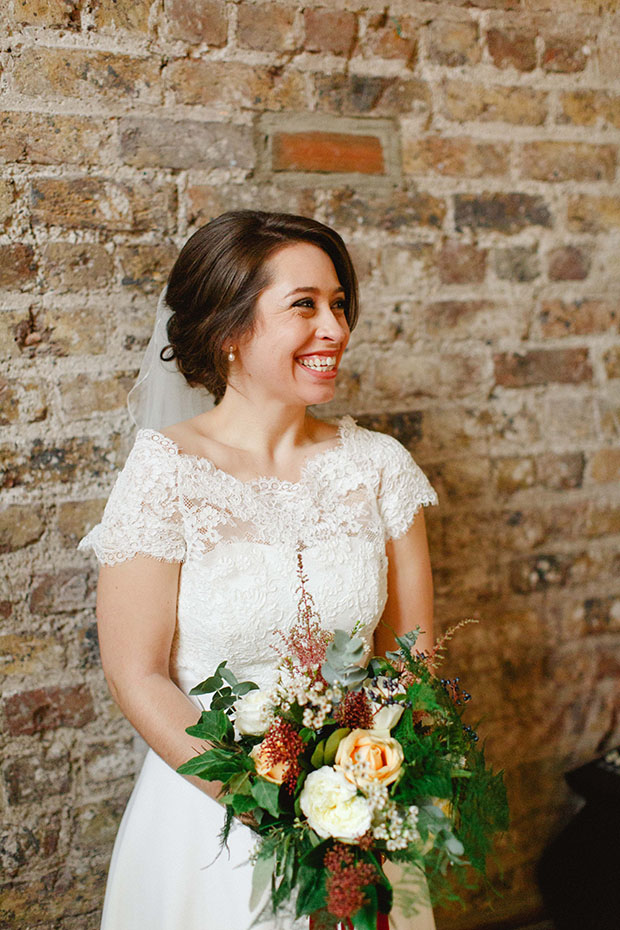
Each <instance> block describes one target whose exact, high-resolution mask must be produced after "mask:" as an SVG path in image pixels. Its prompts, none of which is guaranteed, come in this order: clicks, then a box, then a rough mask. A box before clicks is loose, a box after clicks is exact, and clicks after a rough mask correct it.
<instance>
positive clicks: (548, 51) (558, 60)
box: [542, 36, 588, 74]
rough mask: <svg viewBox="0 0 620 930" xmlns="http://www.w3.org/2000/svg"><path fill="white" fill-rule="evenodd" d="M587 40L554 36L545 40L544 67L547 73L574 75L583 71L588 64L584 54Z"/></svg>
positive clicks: (586, 56)
mask: <svg viewBox="0 0 620 930" xmlns="http://www.w3.org/2000/svg"><path fill="white" fill-rule="evenodd" d="M586 42H587V40H586V39H585V38H583V37H581V38H579V36H577V37H575V36H553V37H550V38H547V39H545V51H544V53H543V58H542V66H543V69H544V70H545V71H557V72H560V73H564V74H574V73H576V72H578V71H583V70H584V69H585V67H586V65H587V63H588V55H587V54H586V53H585V52H584V46H585V45H586Z"/></svg>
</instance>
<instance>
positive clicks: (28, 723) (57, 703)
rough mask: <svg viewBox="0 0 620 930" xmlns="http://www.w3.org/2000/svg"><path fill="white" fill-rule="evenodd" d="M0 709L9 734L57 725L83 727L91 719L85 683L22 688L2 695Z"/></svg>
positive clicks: (37, 731) (24, 732) (36, 731)
mask: <svg viewBox="0 0 620 930" xmlns="http://www.w3.org/2000/svg"><path fill="white" fill-rule="evenodd" d="M3 709H4V714H5V719H6V722H7V729H8V731H9V733H10V734H11V735H12V736H21V735H23V736H30V735H32V734H33V733H43V732H45V731H46V730H55V729H57V728H58V727H83V726H85V725H86V724H87V723H90V722H91V721H92V720H94V719H95V709H94V707H93V701H92V697H91V694H90V691H89V690H88V688H87V687H86V685H74V686H73V687H65V688H61V687H57V688H54V687H50V688H38V689H36V690H35V691H22V692H21V693H19V694H13V695H11V696H10V697H7V698H5V699H4V701H3Z"/></svg>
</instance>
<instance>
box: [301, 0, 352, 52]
mask: <svg viewBox="0 0 620 930" xmlns="http://www.w3.org/2000/svg"><path fill="white" fill-rule="evenodd" d="M304 26H305V31H306V39H305V48H306V50H307V51H309V52H323V53H327V52H330V53H331V54H332V55H345V56H347V57H348V56H349V55H350V54H351V52H352V51H353V46H354V44H355V40H356V38H357V16H356V15H355V13H349V12H346V11H345V10H337V11H332V10H327V9H323V8H318V9H312V10H304Z"/></svg>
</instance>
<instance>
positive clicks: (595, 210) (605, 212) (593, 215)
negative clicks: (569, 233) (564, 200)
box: [568, 194, 620, 233]
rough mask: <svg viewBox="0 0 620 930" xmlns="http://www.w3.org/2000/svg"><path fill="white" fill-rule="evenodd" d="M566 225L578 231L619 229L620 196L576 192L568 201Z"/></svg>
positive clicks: (591, 231)
mask: <svg viewBox="0 0 620 930" xmlns="http://www.w3.org/2000/svg"><path fill="white" fill-rule="evenodd" d="M568 225H569V228H570V229H574V230H577V231H578V232H588V233H597V232H607V231H609V230H613V229H620V197H614V196H611V195H610V196H602V197H597V196H594V195H592V194H578V195H576V196H573V197H570V198H569V201H568Z"/></svg>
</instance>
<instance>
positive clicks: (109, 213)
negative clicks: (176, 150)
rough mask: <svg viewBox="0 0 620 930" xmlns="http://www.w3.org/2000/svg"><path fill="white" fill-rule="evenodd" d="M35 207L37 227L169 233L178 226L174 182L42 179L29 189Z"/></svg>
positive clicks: (33, 209)
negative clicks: (176, 222) (41, 225)
mask: <svg viewBox="0 0 620 930" xmlns="http://www.w3.org/2000/svg"><path fill="white" fill-rule="evenodd" d="M30 208H31V213H32V218H33V221H34V222H35V223H37V224H46V225H49V226H62V227H67V228H83V229H106V230H108V231H109V232H144V231H145V230H149V229H156V230H158V231H159V232H160V233H165V232H168V231H170V230H172V229H173V228H174V225H175V220H176V216H175V213H176V188H175V186H174V184H173V183H161V184H160V183H159V182H152V183H149V182H148V181H137V182H135V183H134V184H129V183H126V182H124V181H111V180H107V179H104V178H93V177H80V178H75V179H66V178H38V179H37V180H35V181H33V182H32V184H31V185H30Z"/></svg>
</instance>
